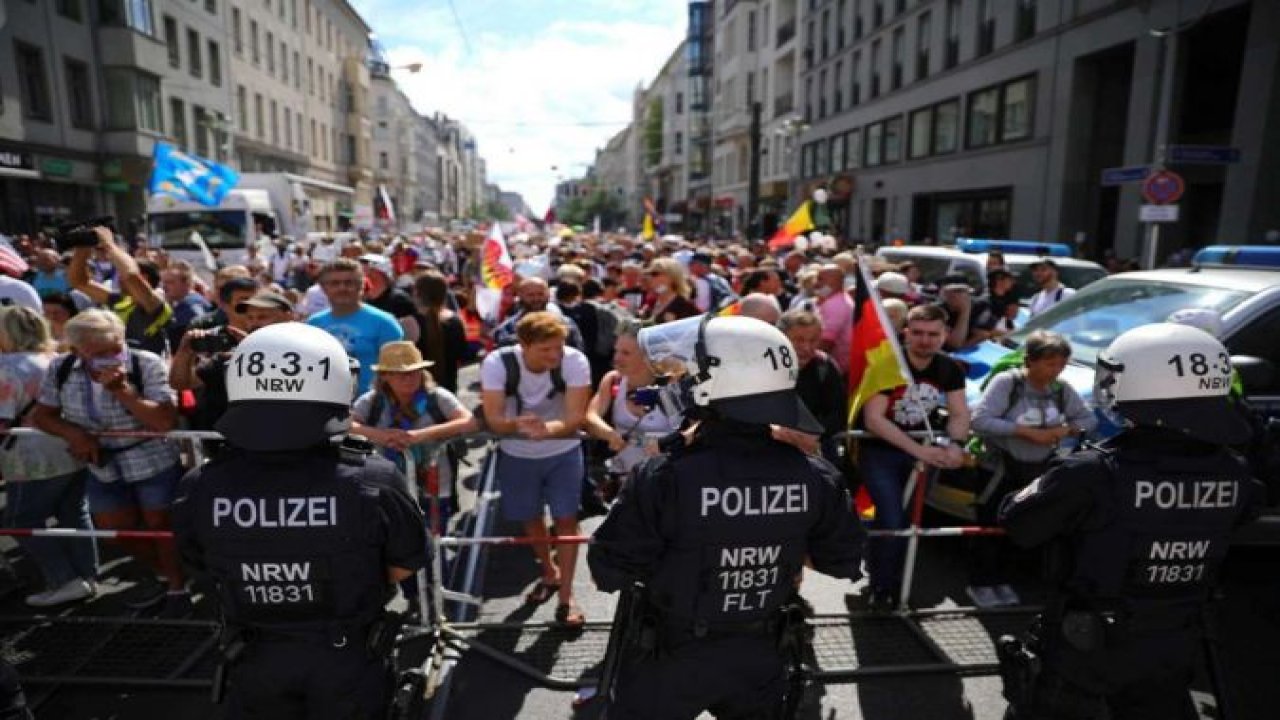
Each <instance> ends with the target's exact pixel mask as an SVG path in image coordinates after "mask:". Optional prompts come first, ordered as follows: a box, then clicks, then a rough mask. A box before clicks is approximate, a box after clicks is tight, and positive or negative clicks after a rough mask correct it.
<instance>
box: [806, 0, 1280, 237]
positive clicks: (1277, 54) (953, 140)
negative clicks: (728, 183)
mask: <svg viewBox="0 0 1280 720" xmlns="http://www.w3.org/2000/svg"><path fill="white" fill-rule="evenodd" d="M810 4H811V5H813V8H812V9H810V10H808V11H807V13H806V14H805V16H804V18H803V20H802V23H803V26H804V43H805V48H804V51H803V55H804V68H803V85H804V93H803V110H802V112H803V117H804V120H805V123H806V124H807V127H806V128H805V129H804V131H803V133H802V134H801V135H800V137H799V138H798V141H799V142H800V143H801V147H800V153H799V163H798V164H797V166H796V168H795V170H796V172H797V174H798V176H799V181H800V182H798V183H796V187H795V197H793V199H795V198H797V197H799V196H801V195H802V194H803V193H807V192H809V191H810V190H811V189H812V188H813V187H815V186H817V185H826V186H827V187H829V188H830V190H831V191H832V202H831V203H830V207H829V210H830V217H831V223H832V225H833V227H834V229H836V230H837V231H839V233H840V234H841V235H842V236H844V237H846V238H849V239H851V240H858V241H870V242H888V241H893V240H905V241H910V242H948V241H951V240H953V239H954V238H955V237H957V236H965V235H969V236H986V237H1004V238H1010V237H1011V238H1024V239H1040V240H1048V241H1066V242H1075V243H1077V245H1078V247H1079V249H1080V251H1081V252H1082V253H1084V254H1086V255H1088V256H1092V257H1102V256H1104V255H1106V254H1108V253H1114V254H1117V255H1119V256H1122V257H1136V256H1138V255H1139V254H1140V253H1141V252H1142V251H1143V246H1144V241H1143V238H1144V227H1143V225H1142V224H1141V223H1140V222H1139V219H1138V217H1139V206H1140V205H1141V204H1142V203H1143V200H1142V197H1141V191H1140V183H1137V182H1128V183H1121V184H1117V185H1111V184H1106V183H1104V182H1103V171H1104V170H1107V169H1109V168H1119V167H1135V166H1151V165H1152V164H1153V163H1154V162H1155V161H1156V159H1157V153H1158V152H1160V150H1161V149H1162V148H1163V147H1164V145H1165V144H1164V143H1162V142H1161V141H1160V139H1159V138H1158V137H1157V136H1156V128H1157V127H1158V125H1159V123H1158V119H1159V113H1160V107H1161V102H1162V100H1164V99H1165V98H1162V97H1161V91H1160V78H1161V76H1162V70H1163V63H1164V62H1166V58H1168V62H1169V63H1170V66H1171V72H1172V76H1173V93H1172V95H1171V99H1170V113H1169V116H1168V118H1169V123H1168V126H1169V134H1168V141H1169V142H1168V145H1170V146H1174V145H1200V146H1206V145H1207V146H1214V147H1220V148H1234V149H1236V150H1238V151H1239V161H1238V162H1234V163H1222V164H1216V163H1214V164H1204V163H1200V162H1196V163H1187V162H1183V161H1181V160H1180V159H1179V158H1178V157H1177V156H1175V155H1168V156H1166V160H1167V165H1168V167H1169V168H1170V169H1173V170H1175V171H1177V172H1178V173H1180V174H1181V175H1182V176H1183V177H1184V178H1185V181H1186V193H1185V195H1184V197H1183V198H1182V200H1181V201H1180V202H1179V205H1180V215H1181V219H1180V220H1179V221H1178V222H1176V223H1171V224H1168V225H1166V226H1165V227H1164V228H1163V229H1162V243H1161V245H1160V247H1158V248H1156V249H1155V250H1154V252H1153V253H1152V257H1154V258H1155V259H1156V260H1159V259H1160V258H1163V257H1164V256H1167V254H1168V253H1170V252H1172V251H1174V250H1177V249H1180V248H1191V247H1198V246H1202V245H1205V244H1209V243H1210V242H1232V243H1244V242H1259V241H1260V240H1261V238H1262V234H1263V233H1264V232H1265V231H1266V230H1268V229H1272V228H1276V227H1280V204H1278V203H1276V202H1275V201H1274V198H1275V197H1277V195H1278V194H1280V172H1277V169H1276V163H1275V162H1274V159H1275V158H1276V157H1280V123H1277V122H1274V119H1275V118H1277V113H1278V112H1280V72H1277V71H1278V70H1280V3H1274V2H1268V1H1267V0H1254V1H1252V2H1250V1H1248V0H1235V1H1230V0H1223V1H1222V2H1217V3H1212V4H1210V5H1209V6H1208V8H1207V12H1205V13H1204V14H1200V13H1201V8H1200V7H1199V6H1197V7H1196V8H1190V7H1189V6H1187V5H1186V3H1178V2H1176V0H1150V1H1149V2H1131V1H1128V0H1012V1H1010V2H997V1H996V0H931V1H929V0H926V1H923V2H910V3H909V2H905V1H888V0H861V1H858V0H818V1H816V2H813V3H810ZM1180 6H1181V7H1182V11H1181V12H1182V13H1185V14H1182V15H1179V7H1180ZM1169 27H1178V28H1181V30H1180V31H1179V32H1177V33H1176V41H1174V42H1172V43H1169V44H1168V45H1166V43H1165V42H1164V41H1162V40H1161V39H1160V38H1158V37H1155V36H1153V34H1152V33H1151V32H1150V31H1151V29H1153V28H1169ZM1169 46H1173V47H1175V48H1176V50H1173V51H1172V52H1170V51H1169V50H1167V49H1166V48H1168V47H1169ZM1269 119H1270V120H1272V121H1270V122H1269V121H1268V120H1269ZM1227 155H1229V153H1227ZM1219 157H1221V156H1219ZM1201 159H1204V158H1203V157H1202V158H1201ZM1268 159H1270V161H1268ZM1140 175H1141V173H1139V177H1140Z"/></svg>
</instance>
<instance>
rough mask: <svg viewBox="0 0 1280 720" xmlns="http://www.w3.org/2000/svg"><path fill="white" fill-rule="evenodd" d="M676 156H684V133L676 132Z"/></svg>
mask: <svg viewBox="0 0 1280 720" xmlns="http://www.w3.org/2000/svg"><path fill="white" fill-rule="evenodd" d="M676 154H677V155H683V154H684V133H682V132H679V131H677V132H676Z"/></svg>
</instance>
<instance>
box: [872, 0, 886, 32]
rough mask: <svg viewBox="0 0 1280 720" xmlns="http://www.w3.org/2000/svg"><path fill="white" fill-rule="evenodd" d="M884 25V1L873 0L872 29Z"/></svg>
mask: <svg viewBox="0 0 1280 720" xmlns="http://www.w3.org/2000/svg"><path fill="white" fill-rule="evenodd" d="M882 24H884V0H871V27H873V28H878V27H880V26H881V25H882Z"/></svg>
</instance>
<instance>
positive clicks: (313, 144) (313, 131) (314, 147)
mask: <svg viewBox="0 0 1280 720" xmlns="http://www.w3.org/2000/svg"><path fill="white" fill-rule="evenodd" d="M307 17H311V15H310V14H309V13H308V15H307ZM318 145H319V143H317V142H316V121H315V118H312V119H311V154H313V155H314V154H316V152H317V151H318V149H319V148H318Z"/></svg>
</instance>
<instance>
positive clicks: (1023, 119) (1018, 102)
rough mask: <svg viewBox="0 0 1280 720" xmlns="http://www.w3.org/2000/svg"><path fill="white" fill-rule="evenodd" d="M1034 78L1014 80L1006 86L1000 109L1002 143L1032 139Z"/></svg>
mask: <svg viewBox="0 0 1280 720" xmlns="http://www.w3.org/2000/svg"><path fill="white" fill-rule="evenodd" d="M1034 84H1035V82H1034V79H1033V78H1023V79H1021V80H1014V81H1012V82H1010V83H1007V84H1006V85H1005V86H1004V92H1003V95H1002V96H1001V107H1000V141H1001V142H1011V141H1014V140H1025V139H1027V138H1029V137H1031V132H1032V127H1031V99H1032V98H1031V95H1032V90H1033V86H1034Z"/></svg>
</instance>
